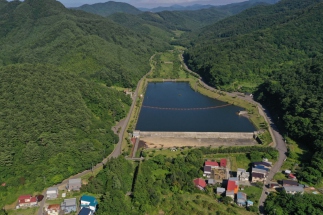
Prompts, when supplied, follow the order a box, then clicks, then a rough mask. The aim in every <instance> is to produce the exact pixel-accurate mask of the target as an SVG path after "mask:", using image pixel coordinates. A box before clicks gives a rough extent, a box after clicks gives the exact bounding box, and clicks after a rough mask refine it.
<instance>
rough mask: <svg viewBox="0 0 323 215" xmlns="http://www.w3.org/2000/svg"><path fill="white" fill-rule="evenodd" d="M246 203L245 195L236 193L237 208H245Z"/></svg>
mask: <svg viewBox="0 0 323 215" xmlns="http://www.w3.org/2000/svg"><path fill="white" fill-rule="evenodd" d="M246 203H247V194H245V193H242V192H238V193H237V204H238V205H239V206H246Z"/></svg>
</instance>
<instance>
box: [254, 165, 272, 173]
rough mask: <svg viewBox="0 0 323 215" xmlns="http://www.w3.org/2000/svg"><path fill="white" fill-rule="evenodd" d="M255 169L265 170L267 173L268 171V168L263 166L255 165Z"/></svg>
mask: <svg viewBox="0 0 323 215" xmlns="http://www.w3.org/2000/svg"><path fill="white" fill-rule="evenodd" d="M255 168H256V169H262V170H266V171H267V172H268V171H269V168H267V167H265V166H261V165H257V166H255Z"/></svg>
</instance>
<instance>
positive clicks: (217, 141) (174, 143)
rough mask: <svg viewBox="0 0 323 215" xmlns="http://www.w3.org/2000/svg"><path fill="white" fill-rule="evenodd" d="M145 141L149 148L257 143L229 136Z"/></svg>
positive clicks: (157, 138)
mask: <svg viewBox="0 0 323 215" xmlns="http://www.w3.org/2000/svg"><path fill="white" fill-rule="evenodd" d="M141 141H142V142H145V144H146V145H147V147H148V148H172V147H183V146H192V147H202V146H204V147H208V146H211V147H220V146H252V145H257V142H256V141H255V140H253V139H227V138H174V137H143V138H140V142H141Z"/></svg>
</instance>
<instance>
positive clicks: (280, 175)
mask: <svg viewBox="0 0 323 215" xmlns="http://www.w3.org/2000/svg"><path fill="white" fill-rule="evenodd" d="M285 179H287V178H286V176H285V174H284V173H282V172H277V173H276V174H275V175H274V180H275V181H280V180H285Z"/></svg>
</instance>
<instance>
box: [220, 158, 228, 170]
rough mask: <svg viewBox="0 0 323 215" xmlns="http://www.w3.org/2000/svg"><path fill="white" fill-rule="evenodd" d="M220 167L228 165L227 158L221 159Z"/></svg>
mask: <svg viewBox="0 0 323 215" xmlns="http://www.w3.org/2000/svg"><path fill="white" fill-rule="evenodd" d="M220 167H224V168H226V167H227V159H225V158H222V159H221V160H220Z"/></svg>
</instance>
